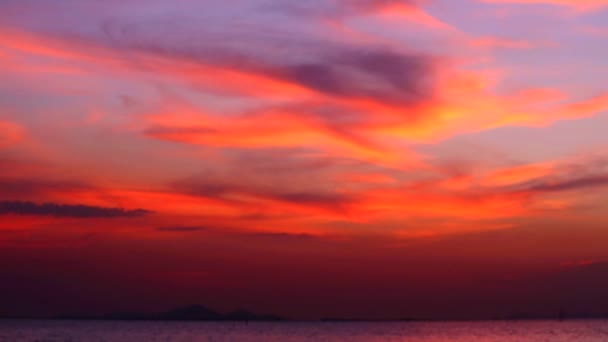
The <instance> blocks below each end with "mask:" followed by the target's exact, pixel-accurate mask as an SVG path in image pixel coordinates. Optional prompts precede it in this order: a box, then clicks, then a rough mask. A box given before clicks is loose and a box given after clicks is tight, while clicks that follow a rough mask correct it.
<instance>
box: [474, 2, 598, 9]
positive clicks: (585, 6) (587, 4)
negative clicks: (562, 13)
mask: <svg viewBox="0 0 608 342" xmlns="http://www.w3.org/2000/svg"><path fill="white" fill-rule="evenodd" d="M481 1H483V2H488V3H496V4H544V5H556V6H568V7H574V8H577V9H580V10H596V9H600V8H602V7H606V6H608V1H606V0H481Z"/></svg>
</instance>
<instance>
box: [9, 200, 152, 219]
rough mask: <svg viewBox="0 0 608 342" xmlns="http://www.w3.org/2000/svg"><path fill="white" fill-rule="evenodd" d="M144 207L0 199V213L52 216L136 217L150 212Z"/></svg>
mask: <svg viewBox="0 0 608 342" xmlns="http://www.w3.org/2000/svg"><path fill="white" fill-rule="evenodd" d="M150 213H151V212H150V211H148V210H144V209H134V210H128V209H123V208H104V207H94V206H88V205H69V204H56V203H42V204H37V203H33V202H25V201H0V215H1V214H4V215H6V214H12V215H25V216H54V217H72V218H114V217H138V216H144V215H147V214H150Z"/></svg>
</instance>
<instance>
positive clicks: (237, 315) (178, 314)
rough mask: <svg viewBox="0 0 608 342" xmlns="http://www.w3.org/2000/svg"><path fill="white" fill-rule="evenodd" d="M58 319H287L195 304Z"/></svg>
mask: <svg viewBox="0 0 608 342" xmlns="http://www.w3.org/2000/svg"><path fill="white" fill-rule="evenodd" d="M56 318H57V319H73V320H122V321H124V320H130V321H144V320H146V321H274V322H276V321H284V320H286V318H284V317H280V316H277V315H273V314H257V313H253V312H251V311H247V310H242V309H241V310H236V311H231V312H228V313H220V312H218V311H215V310H212V309H209V308H207V307H206V306H203V305H198V304H193V305H188V306H183V307H179V308H175V309H172V310H169V311H164V312H156V313H144V312H114V313H108V314H102V315H95V314H86V313H84V314H83V313H72V314H64V315H60V316H58V317H56Z"/></svg>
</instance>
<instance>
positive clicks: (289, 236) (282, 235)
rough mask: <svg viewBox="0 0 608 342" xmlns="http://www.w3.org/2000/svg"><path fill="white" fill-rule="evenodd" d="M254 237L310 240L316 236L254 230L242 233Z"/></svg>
mask: <svg viewBox="0 0 608 342" xmlns="http://www.w3.org/2000/svg"><path fill="white" fill-rule="evenodd" d="M243 235H247V236H250V237H254V238H263V239H278V240H312V239H315V238H316V236H314V235H312V234H306V233H301V234H291V233H280V232H279V233H274V232H255V233H249V234H243Z"/></svg>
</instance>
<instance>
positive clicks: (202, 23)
mask: <svg viewBox="0 0 608 342" xmlns="http://www.w3.org/2000/svg"><path fill="white" fill-rule="evenodd" d="M27 3H28V4H29V6H25V7H23V6H22V7H20V8H21V10H20V12H19V15H18V16H16V17H14V18H9V19H10V20H12V21H10V20H9V19H7V20H8V21H9V22H11V23H12V24H13V25H17V26H26V28H27V29H30V30H41V31H43V32H45V33H46V34H50V35H53V36H59V37H64V38H65V39H69V40H70V41H72V42H76V43H78V44H82V45H83V47H85V48H86V47H87V46H90V45H91V44H96V45H103V46H105V47H109V48H112V49H115V50H116V51H117V52H118V53H119V55H120V56H127V55H129V54H128V52H129V51H137V52H142V51H143V52H146V53H149V54H153V55H157V56H163V57H166V58H169V59H173V60H176V61H179V60H187V61H190V62H194V63H201V64H204V65H206V66H217V67H221V68H229V69H237V70H240V71H243V72H246V73H254V74H260V75H264V76H267V77H271V78H275V79H280V80H284V81H289V82H293V83H297V84H299V85H301V86H304V87H307V88H310V89H313V90H315V91H318V92H321V93H324V94H327V95H331V96H339V97H357V98H359V97H365V98H373V99H377V100H379V101H389V102H392V103H398V104H405V105H407V104H411V103H418V102H423V101H426V100H429V98H430V97H432V96H433V85H432V83H433V82H432V79H433V70H434V65H435V63H436V61H435V58H433V57H431V56H428V55H424V54H419V53H413V52H409V51H401V50H395V49H393V48H390V47H388V46H384V45H370V44H362V43H361V42H355V41H348V40H344V39H338V38H336V37H333V38H332V35H328V34H326V32H325V30H315V29H311V27H314V26H315V25H316V24H315V23H314V20H315V18H316V15H318V14H320V13H324V15H325V14H328V15H341V14H345V13H357V12H365V11H370V10H373V9H375V8H379V7H382V6H386V5H390V4H406V5H413V4H414V1H397V0H375V1H372V0H350V1H347V0H329V1H318V0H315V1H284V2H283V1H282V2H280V3H279V4H276V2H267V1H263V0H258V1H238V3H237V4H236V5H230V6H228V5H223V4H222V3H221V2H219V1H213V4H211V5H204V4H199V3H196V2H189V1H178V3H176V4H171V5H169V4H168V3H166V2H161V1H158V0H156V1H151V4H150V7H151V8H155V9H156V10H151V11H141V7H140V6H141V3H140V2H139V1H133V0H132V1H128V2H127V3H125V4H124V5H123V4H122V3H120V5H118V3H115V2H107V3H106V2H104V3H103V5H102V4H101V3H97V2H92V1H81V2H70V4H66V3H61V4H60V5H55V3H54V2H53V3H52V4H51V2H39V3H37V4H36V3H35V2H32V1H27ZM205 3H207V2H205ZM180 4H181V5H182V7H180ZM269 5H270V6H274V7H277V8H279V9H283V10H284V11H278V13H279V14H277V13H276V12H277V11H274V12H273V11H268V6H269ZM4 6H5V7H6V8H7V9H8V8H10V7H13V6H19V5H16V3H15V2H10V3H8V4H5V5H4ZM1 8H2V6H1V5H0V9H1ZM163 8H164V9H166V10H165V11H160V10H161V9H163ZM184 8H187V9H189V11H188V12H185V11H184ZM235 8H239V11H237V12H238V13H234V11H236V9H235ZM285 10H287V11H285ZM66 11H69V12H70V13H71V14H70V15H69V16H68V15H67V14H66ZM294 11H295V12H299V13H300V14H298V15H289V13H292V12H294ZM269 12H273V13H274V14H272V13H269ZM41 13H44V16H42V15H41ZM130 13H131V15H129V14H130ZM281 13H282V14H281ZM244 15H245V18H244V19H239V20H236V19H235V18H242V17H244ZM278 27H286V28H288V29H286V30H279V29H278ZM83 51H86V49H83ZM135 66H136V67H138V68H148V67H149V68H150V69H151V71H154V66H153V65H149V64H148V63H137V64H136V65H135V64H134V67H135Z"/></svg>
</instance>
